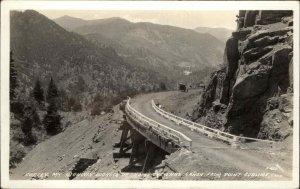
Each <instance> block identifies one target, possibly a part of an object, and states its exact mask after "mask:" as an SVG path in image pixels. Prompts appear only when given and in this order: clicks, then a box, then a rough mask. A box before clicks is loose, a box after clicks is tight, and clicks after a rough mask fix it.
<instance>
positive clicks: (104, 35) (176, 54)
mask: <svg viewBox="0 0 300 189" xmlns="http://www.w3.org/2000/svg"><path fill="white" fill-rule="evenodd" d="M69 20H72V19H71V18H69V17H67V19H66V18H65V17H61V18H57V19H54V21H55V22H56V23H57V24H59V25H60V26H62V27H64V28H66V29H69V30H71V31H73V32H75V33H79V34H81V35H84V36H86V38H87V39H89V40H90V41H93V42H98V43H100V44H102V45H105V46H111V47H113V48H114V49H116V52H117V53H118V55H120V56H122V57H123V58H124V59H125V60H126V62H128V63H130V64H132V65H134V66H141V67H143V68H147V69H150V70H152V71H155V72H158V73H161V74H164V75H168V76H169V77H170V78H171V79H173V80H174V79H176V78H177V76H179V75H180V76H182V75H183V73H184V71H186V69H189V68H192V69H193V70H195V71H198V70H201V69H204V68H206V67H216V66H217V65H218V64H220V63H221V62H222V57H223V48H224V44H223V43H222V42H221V41H220V40H218V39H217V38H215V37H214V36H212V35H210V34H207V33H206V34H199V33H197V32H195V31H193V30H190V29H184V28H179V27H174V26H167V25H159V24H153V23H147V22H138V23H132V22H129V21H127V20H125V19H122V18H108V19H98V20H86V21H85V23H82V19H79V20H78V21H79V22H78V23H80V24H81V26H78V24H76V25H73V24H72V22H71V21H69ZM182 65H184V66H182Z"/></svg>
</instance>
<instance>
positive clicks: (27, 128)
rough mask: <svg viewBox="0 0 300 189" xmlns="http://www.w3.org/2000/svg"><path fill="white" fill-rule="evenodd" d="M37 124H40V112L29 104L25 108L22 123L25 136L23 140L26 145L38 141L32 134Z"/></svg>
mask: <svg viewBox="0 0 300 189" xmlns="http://www.w3.org/2000/svg"><path fill="white" fill-rule="evenodd" d="M37 124H39V117H38V114H37V113H36V110H35V108H33V107H32V106H30V105H27V106H26V107H25V108H24V115H23V118H22V125H21V129H22V131H23V133H24V136H25V138H24V141H23V142H24V145H26V146H29V145H32V144H35V143H36V141H37V139H36V137H35V136H33V134H32V128H33V127H36V126H37Z"/></svg>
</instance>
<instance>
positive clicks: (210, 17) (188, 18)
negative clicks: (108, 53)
mask: <svg viewBox="0 0 300 189" xmlns="http://www.w3.org/2000/svg"><path fill="white" fill-rule="evenodd" d="M37 11H38V12H40V13H41V14H43V15H45V16H47V17H48V18H50V19H54V18H58V17H61V16H64V15H68V16H72V17H77V18H82V19H85V20H93V19H103V18H111V17H121V18H124V19H126V20H129V21H131V22H152V23H155V24H163V25H171V26H177V27H182V28H188V29H194V28H196V27H200V26H201V27H211V28H227V29H231V30H234V29H236V22H235V19H236V17H235V16H236V15H237V14H238V11H237V10H236V11H203V10H201V11H193V10H189V11H180V10H179V11H174V10H153V11H152V10H150V11H149V10H134V11H129V10H117V11H114V10H37Z"/></svg>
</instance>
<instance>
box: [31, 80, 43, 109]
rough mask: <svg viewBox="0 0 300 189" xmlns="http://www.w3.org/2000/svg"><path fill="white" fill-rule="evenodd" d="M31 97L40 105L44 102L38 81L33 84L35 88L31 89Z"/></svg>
mask: <svg viewBox="0 0 300 189" xmlns="http://www.w3.org/2000/svg"><path fill="white" fill-rule="evenodd" d="M33 96H34V98H35V100H36V101H37V102H38V103H39V104H41V103H42V102H43V101H44V100H45V99H44V90H43V88H42V86H41V82H40V80H39V79H38V80H37V81H36V83H35V86H34V89H33Z"/></svg>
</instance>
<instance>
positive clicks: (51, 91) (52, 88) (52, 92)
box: [47, 77, 58, 103]
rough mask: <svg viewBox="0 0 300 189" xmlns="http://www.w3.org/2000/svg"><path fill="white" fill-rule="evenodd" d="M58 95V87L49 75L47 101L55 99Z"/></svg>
mask: <svg viewBox="0 0 300 189" xmlns="http://www.w3.org/2000/svg"><path fill="white" fill-rule="evenodd" d="M57 97H58V89H57V87H56V85H55V83H54V81H53V79H52V77H51V80H50V83H49V87H48V92H47V102H48V103H51V102H52V101H53V100H55V99H56V98H57Z"/></svg>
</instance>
